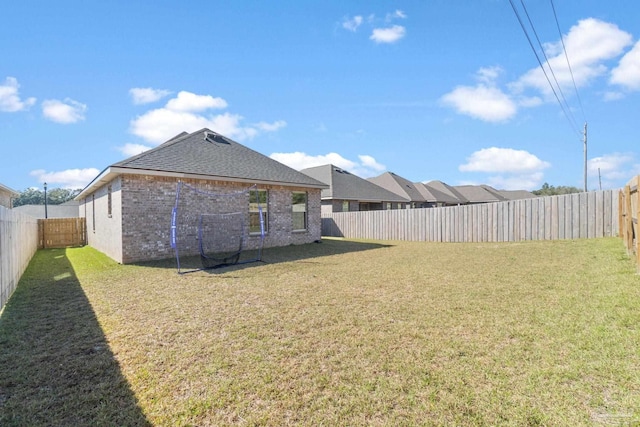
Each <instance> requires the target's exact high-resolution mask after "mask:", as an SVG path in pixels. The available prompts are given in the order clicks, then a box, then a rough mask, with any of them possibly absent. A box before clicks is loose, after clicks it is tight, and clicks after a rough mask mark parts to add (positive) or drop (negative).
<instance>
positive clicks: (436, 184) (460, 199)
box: [424, 180, 469, 205]
mask: <svg viewBox="0 0 640 427" xmlns="http://www.w3.org/2000/svg"><path fill="white" fill-rule="evenodd" d="M424 185H425V186H426V187H427V188H429V190H437V191H438V192H440V193H442V194H445V195H447V196H449V197H452V198H453V199H454V200H457V202H454V203H460V204H462V205H464V204H467V203H469V200H468V199H467V198H466V197H465V196H463V195H462V193H460V192H459V191H458V190H456V189H455V188H454V187H452V186H450V185H449V184H445V183H444V182H442V181H438V180H433V181H429V182H427V183H426V184H424Z"/></svg>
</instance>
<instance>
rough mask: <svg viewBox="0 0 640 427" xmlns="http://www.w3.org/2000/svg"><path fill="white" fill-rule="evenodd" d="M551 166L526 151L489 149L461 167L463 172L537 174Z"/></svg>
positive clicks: (471, 157) (469, 159)
mask: <svg viewBox="0 0 640 427" xmlns="http://www.w3.org/2000/svg"><path fill="white" fill-rule="evenodd" d="M549 166H551V165H550V164H549V163H548V162H545V161H543V160H540V159H539V158H538V157H537V156H535V155H533V154H531V153H529V152H528V151H524V150H514V149H513V148H498V147H489V148H483V149H481V150H479V151H476V152H475V153H473V154H471V156H469V157H468V158H467V163H465V164H463V165H460V166H459V167H458V169H459V170H460V171H462V172H507V173H523V172H535V171H540V170H542V169H546V168H548V167H549Z"/></svg>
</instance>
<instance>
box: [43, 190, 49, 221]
mask: <svg viewBox="0 0 640 427" xmlns="http://www.w3.org/2000/svg"><path fill="white" fill-rule="evenodd" d="M47 218H49V214H48V212H47V183H46V182H45V183H44V219H47Z"/></svg>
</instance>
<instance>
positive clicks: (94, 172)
mask: <svg viewBox="0 0 640 427" xmlns="http://www.w3.org/2000/svg"><path fill="white" fill-rule="evenodd" d="M98 173H100V171H99V170H98V169H96V168H86V169H67V170H63V171H59V172H47V171H45V170H44V169H37V170H34V171H31V172H30V173H29V175H31V176H34V177H36V178H37V179H38V181H39V182H46V183H47V184H56V185H57V186H60V187H62V188H70V189H76V188H84V187H86V186H87V184H89V183H90V182H91V181H92V180H93V179H94V178H95V177H96V176H98Z"/></svg>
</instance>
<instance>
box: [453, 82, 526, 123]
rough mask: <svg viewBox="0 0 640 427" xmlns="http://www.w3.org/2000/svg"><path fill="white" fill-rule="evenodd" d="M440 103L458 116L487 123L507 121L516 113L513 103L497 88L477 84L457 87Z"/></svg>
mask: <svg viewBox="0 0 640 427" xmlns="http://www.w3.org/2000/svg"><path fill="white" fill-rule="evenodd" d="M441 101H442V102H443V103H444V104H445V105H448V106H450V107H452V108H454V109H455V110H456V111H457V112H458V113H459V114H465V115H468V116H471V117H473V118H476V119H480V120H484V121H487V122H502V121H506V120H509V119H510V118H512V117H513V116H515V114H516V113H517V111H518V108H517V106H516V104H515V102H514V101H513V100H512V99H511V98H510V97H509V96H508V95H507V94H505V93H504V92H502V91H501V90H500V89H498V88H497V87H492V86H486V85H484V84H478V85H477V86H458V87H457V88H455V89H454V90H453V91H451V92H449V93H447V94H445V95H444V96H443V97H442V98H441Z"/></svg>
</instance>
